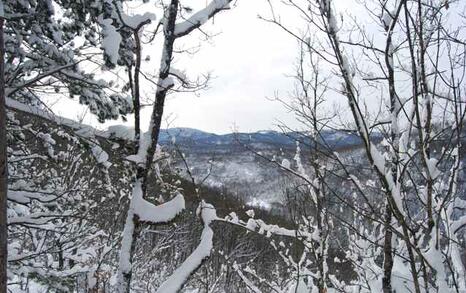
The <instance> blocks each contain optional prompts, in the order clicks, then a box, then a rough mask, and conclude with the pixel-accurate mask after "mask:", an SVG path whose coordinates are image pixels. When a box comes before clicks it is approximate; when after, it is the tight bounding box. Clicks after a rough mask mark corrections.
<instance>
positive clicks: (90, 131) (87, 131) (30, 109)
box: [5, 97, 108, 138]
mask: <svg viewBox="0 0 466 293" xmlns="http://www.w3.org/2000/svg"><path fill="white" fill-rule="evenodd" d="M5 104H6V106H7V107H9V108H13V109H16V110H19V111H22V112H26V113H30V114H33V115H35V116H38V117H41V118H44V119H47V120H50V121H53V122H55V123H57V124H59V125H63V126H67V127H70V128H72V129H74V130H75V133H76V134H77V135H78V136H81V137H85V138H88V137H94V136H100V137H108V135H107V134H106V133H105V132H102V131H98V130H96V129H95V128H93V127H91V126H89V125H85V124H81V123H79V122H76V121H74V120H71V119H67V118H63V117H60V116H58V115H55V114H53V113H50V112H47V111H44V110H42V109H39V108H37V107H34V106H31V105H26V104H23V103H21V102H18V101H16V100H13V99H11V98H8V97H7V98H6V99H5Z"/></svg>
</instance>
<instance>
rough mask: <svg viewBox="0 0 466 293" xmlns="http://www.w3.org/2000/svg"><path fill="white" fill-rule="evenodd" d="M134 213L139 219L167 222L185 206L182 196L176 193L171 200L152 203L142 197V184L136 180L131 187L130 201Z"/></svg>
mask: <svg viewBox="0 0 466 293" xmlns="http://www.w3.org/2000/svg"><path fill="white" fill-rule="evenodd" d="M131 203H132V205H133V206H132V208H133V210H134V213H135V214H136V215H137V216H138V217H139V219H140V220H141V221H144V222H151V223H154V224H157V223H167V222H169V221H171V220H173V219H174V218H175V217H176V216H177V215H178V214H179V213H181V212H182V211H183V210H184V208H185V201H184V197H183V195H182V194H181V193H178V194H177V195H176V196H175V197H174V198H173V199H172V200H170V201H168V202H166V203H163V204H161V205H158V206H156V205H154V204H152V203H150V202H148V201H147V200H145V199H144V198H142V184H141V181H137V182H136V184H135V186H134V189H133V199H132V201H131Z"/></svg>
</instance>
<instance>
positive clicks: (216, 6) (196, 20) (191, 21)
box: [175, 0, 231, 35]
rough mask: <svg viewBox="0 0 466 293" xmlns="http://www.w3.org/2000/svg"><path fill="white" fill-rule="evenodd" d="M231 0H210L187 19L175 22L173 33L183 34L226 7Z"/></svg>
mask: <svg viewBox="0 0 466 293" xmlns="http://www.w3.org/2000/svg"><path fill="white" fill-rule="evenodd" d="M230 1H231V0H212V1H211V2H210V3H209V4H208V5H207V6H206V7H205V8H204V9H201V10H200V11H198V12H196V13H194V14H193V15H191V17H189V18H188V19H187V20H185V21H183V22H181V23H178V24H176V26H175V35H184V34H185V33H186V32H188V31H190V30H192V29H193V27H199V26H201V25H202V24H204V23H206V22H207V20H209V18H210V17H211V16H212V15H214V14H215V12H216V11H219V10H222V9H228V8H229V4H230Z"/></svg>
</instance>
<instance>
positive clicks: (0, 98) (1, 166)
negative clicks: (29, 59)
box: [0, 16, 8, 292]
mask: <svg viewBox="0 0 466 293" xmlns="http://www.w3.org/2000/svg"><path fill="white" fill-rule="evenodd" d="M4 22H5V19H4V18H3V16H0V292H6V287H7V256H8V249H7V237H8V235H7V233H8V228H7V191H8V166H7V149H6V106H5V73H4V65H5V64H4V60H5V45H4V41H3V23H4Z"/></svg>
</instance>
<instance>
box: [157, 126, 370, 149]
mask: <svg viewBox="0 0 466 293" xmlns="http://www.w3.org/2000/svg"><path fill="white" fill-rule="evenodd" d="M374 138H377V136H374ZM297 141H299V142H300V143H302V144H304V145H312V143H313V142H312V141H311V140H310V139H309V137H308V136H307V135H306V133H302V132H288V133H282V132H277V131H258V132H252V133H241V132H240V133H229V134H222V135H218V134H213V133H208V132H204V131H201V130H197V129H192V128H169V129H164V130H162V131H161V133H160V137H159V142H160V143H161V144H163V145H169V144H171V143H172V142H176V143H177V144H178V145H179V146H183V147H195V146H203V147H209V148H218V149H220V148H222V146H223V147H225V146H227V147H232V146H234V145H248V146H253V147H258V148H259V149H262V148H263V149H270V148H276V147H279V148H286V149H289V148H293V149H294V148H295V147H296V142H297ZM318 143H319V144H320V145H323V146H327V147H329V148H331V149H341V148H347V147H354V146H358V145H360V144H361V143H362V141H361V139H360V138H359V136H358V135H356V134H355V133H352V132H347V131H337V130H325V131H323V132H322V135H321V137H320V138H319V139H318Z"/></svg>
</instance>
